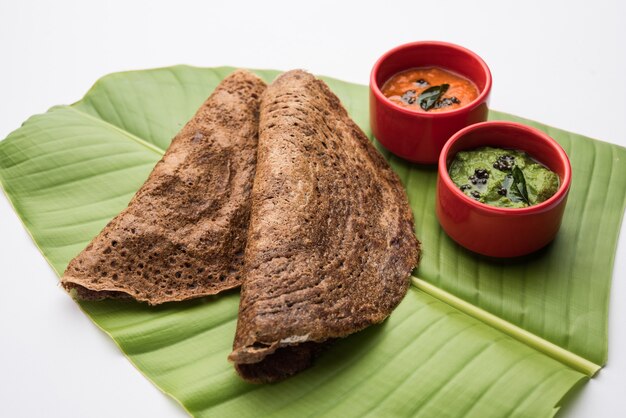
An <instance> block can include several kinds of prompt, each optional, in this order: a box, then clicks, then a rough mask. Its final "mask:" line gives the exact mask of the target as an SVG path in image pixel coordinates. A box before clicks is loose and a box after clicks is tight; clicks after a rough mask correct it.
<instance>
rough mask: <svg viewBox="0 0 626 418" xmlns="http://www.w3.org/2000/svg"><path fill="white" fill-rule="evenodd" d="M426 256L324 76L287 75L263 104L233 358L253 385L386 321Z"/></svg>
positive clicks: (390, 177)
mask: <svg viewBox="0 0 626 418" xmlns="http://www.w3.org/2000/svg"><path fill="white" fill-rule="evenodd" d="M418 257H419V242H418V241H417V239H416V237H415V234H414V232H413V215H412V213H411V210H410V208H409V205H408V201H407V197H406V193H405V191H404V188H403V187H402V184H401V183H400V180H399V178H398V176H397V175H396V174H395V173H394V172H393V171H392V170H391V168H390V167H389V165H388V164H387V162H386V161H385V160H384V158H383V157H382V156H381V155H380V153H379V152H378V151H376V149H375V148H374V147H373V145H372V144H371V143H370V142H369V140H368V139H367V137H366V136H365V134H364V133H363V132H362V131H361V130H360V129H359V127H358V126H357V125H356V124H355V123H354V122H353V121H352V120H351V119H350V117H349V116H348V114H347V112H346V110H345V109H344V108H343V107H342V106H341V103H340V101H339V99H338V98H337V97H336V96H335V95H334V94H333V93H332V92H331V91H330V90H329V88H328V87H327V86H326V84H325V83H324V82H322V81H321V80H318V79H316V78H315V77H313V76H312V75H310V74H308V73H306V72H304V71H300V70H295V71H290V72H287V73H285V74H283V75H281V76H280V77H279V78H278V79H276V80H275V81H274V82H273V83H272V84H271V85H270V86H269V87H268V88H267V90H266V92H265V93H264V95H263V99H262V103H261V116H260V133H259V148H258V155H257V169H256V176H255V180H254V187H253V189H252V213H251V218H250V226H249V231H248V243H247V247H246V251H245V261H244V263H245V267H244V271H245V275H244V280H243V283H242V292H241V301H240V305H239V318H238V322H237V331H236V335H235V341H234V345H233V351H232V353H231V354H230V356H229V359H230V360H231V361H233V362H234V363H235V368H236V370H237V371H238V373H239V374H240V375H241V376H242V377H243V378H244V379H246V380H248V381H251V382H272V381H275V380H279V379H282V378H285V377H287V376H289V375H292V374H294V373H296V372H298V371H300V370H302V369H304V368H305V367H307V366H309V365H310V364H311V362H312V360H313V358H314V357H315V356H316V354H317V353H318V352H319V351H320V350H321V349H322V348H323V346H324V345H325V342H328V341H331V340H333V339H336V338H340V337H345V336H347V335H349V334H352V333H354V332H357V331H359V330H362V329H364V328H365V327H367V326H369V325H372V324H375V323H379V322H381V321H383V320H384V319H385V318H386V317H387V316H388V315H389V314H390V313H391V311H392V310H393V309H394V308H395V307H396V306H397V305H398V303H399V302H400V301H401V299H402V298H403V297H404V295H405V294H406V292H407V289H408V286H409V275H410V272H411V271H412V269H413V268H414V267H415V266H416V264H417V262H418Z"/></svg>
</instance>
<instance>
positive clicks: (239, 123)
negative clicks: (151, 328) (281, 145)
mask: <svg viewBox="0 0 626 418" xmlns="http://www.w3.org/2000/svg"><path fill="white" fill-rule="evenodd" d="M265 87H266V86H265V83H264V82H263V81H262V80H261V79H259V78H258V77H256V76H255V75H253V74H251V73H249V72H247V71H242V70H238V71H236V72H234V73H233V74H231V75H230V76H228V77H227V78H226V79H224V81H222V83H220V85H219V86H217V88H216V89H215V91H214V92H213V94H211V96H210V97H209V98H208V99H207V100H206V102H204V104H203V105H202V106H201V107H200V109H198V111H197V113H196V114H195V116H194V117H193V118H192V119H191V120H190V121H189V122H188V123H187V124H186V125H185V126H184V127H183V129H182V130H181V131H180V132H179V133H178V135H176V137H175V138H174V139H173V140H172V143H171V145H170V147H169V148H168V149H167V152H166V153H165V155H164V156H163V158H162V159H161V160H160V161H159V162H158V163H157V165H156V166H155V168H154V170H153V171H152V173H151V174H150V176H149V177H148V180H146V182H145V183H144V185H143V186H142V187H141V188H140V189H139V191H138V192H137V193H136V194H135V196H134V197H133V199H132V200H131V201H130V203H129V205H128V207H127V208H126V209H125V210H124V211H122V213H120V214H119V215H118V216H116V217H115V218H114V219H113V220H112V221H111V222H109V224H108V225H107V226H106V227H105V228H104V229H103V230H102V232H100V234H99V235H98V236H97V237H95V238H94V239H93V241H92V242H91V243H90V244H89V245H88V246H87V248H85V250H84V251H83V252H81V253H80V254H79V255H78V256H77V257H76V258H74V259H73V260H72V261H71V262H70V263H69V265H68V267H67V269H66V271H65V274H64V276H63V277H62V278H61V283H62V285H63V287H65V289H67V290H72V289H75V290H76V292H77V295H78V297H79V298H83V299H102V298H107V297H132V298H135V299H137V300H139V301H144V302H148V303H149V304H151V305H157V304H160V303H163V302H170V301H180V300H185V299H191V298H197V297H200V296H205V295H213V294H216V293H218V292H221V291H223V290H226V289H231V288H234V287H237V286H239V285H240V283H241V274H242V273H241V269H242V263H243V252H244V248H245V244H246V235H247V230H248V221H249V218H250V191H251V189H252V184H253V179H254V171H255V166H256V152H257V144H258V124H259V104H260V98H261V95H262V93H263V91H264V90H265Z"/></svg>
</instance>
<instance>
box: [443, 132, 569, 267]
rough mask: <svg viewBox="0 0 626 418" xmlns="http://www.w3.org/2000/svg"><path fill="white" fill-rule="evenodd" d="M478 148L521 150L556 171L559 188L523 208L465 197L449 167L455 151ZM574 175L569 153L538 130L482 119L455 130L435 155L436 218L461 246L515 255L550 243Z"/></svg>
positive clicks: (502, 255) (479, 250) (487, 253)
mask: <svg viewBox="0 0 626 418" xmlns="http://www.w3.org/2000/svg"><path fill="white" fill-rule="evenodd" d="M482 146H492V147H497V148H509V149H516V150H521V151H525V152H526V153H528V154H529V155H530V156H531V157H533V158H535V159H536V160H537V161H539V162H540V163H542V164H543V165H545V166H546V167H548V168H549V169H550V170H552V171H554V172H555V173H557V174H558V176H559V178H560V186H559V189H558V190H557V192H556V193H555V194H554V195H553V196H552V197H551V198H549V199H548V200H546V201H544V202H541V203H540V204H538V205H535V206H529V207H527V208H519V209H515V208H499V207H495V206H489V205H486V204H484V203H480V202H478V201H476V200H473V199H471V198H469V197H468V196H466V195H465V194H464V193H463V192H461V190H459V188H458V187H457V186H456V185H455V184H454V183H453V182H452V179H451V178H450V175H449V174H448V167H449V165H450V163H451V162H452V160H453V159H454V156H455V154H456V153H457V152H459V151H462V150H467V149H473V148H477V147H482ZM571 178H572V170H571V167H570V162H569V159H568V158H567V154H565V151H563V148H561V146H560V145H559V144H557V142H556V141H555V140H554V139H552V138H550V137H549V136H548V135H546V134H545V133H543V132H541V131H538V130H537V129H534V128H531V127H529V126H525V125H522V124H519V123H513V122H484V123H479V124H476V125H472V126H468V127H467V128H465V129H462V130H461V131H459V132H457V133H456V134H455V135H454V136H453V137H452V138H450V140H449V141H448V142H447V143H446V145H445V146H444V147H443V150H442V151H441V156H440V157H439V176H438V178H437V218H439V223H440V224H441V226H442V227H443V229H444V231H446V233H447V234H448V235H449V236H450V237H451V238H452V239H453V240H455V241H456V242H458V243H459V244H461V245H462V246H463V247H465V248H467V249H469V250H472V251H474V252H477V253H479V254H483V255H487V256H491V257H517V256H521V255H525V254H529V253H531V252H533V251H536V250H538V249H540V248H542V247H544V246H545V245H546V244H548V243H549V242H550V241H552V239H553V238H554V236H555V235H556V233H557V231H558V230H559V227H560V225H561V219H562V218H563V211H564V210H565V204H566V202H567V194H568V192H569V188H570V183H571Z"/></svg>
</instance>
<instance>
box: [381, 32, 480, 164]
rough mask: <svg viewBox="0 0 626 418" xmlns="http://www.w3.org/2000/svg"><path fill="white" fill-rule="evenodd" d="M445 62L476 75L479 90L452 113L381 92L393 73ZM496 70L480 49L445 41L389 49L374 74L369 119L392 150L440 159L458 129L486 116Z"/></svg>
mask: <svg viewBox="0 0 626 418" xmlns="http://www.w3.org/2000/svg"><path fill="white" fill-rule="evenodd" d="M433 66H434V67H441V68H444V69H447V70H450V71H453V72H455V73H457V74H461V75H462V76H464V77H466V78H468V79H470V80H472V81H473V82H474V84H476V86H477V87H478V90H479V92H480V93H479V95H478V97H477V98H476V100H474V101H473V102H471V103H470V104H468V105H467V106H463V107H461V108H458V109H454V110H451V111H448V112H437V113H425V112H424V113H422V112H416V111H412V110H409V109H406V108H404V107H401V106H398V105H396V104H395V103H393V102H391V101H390V100H389V99H387V98H386V97H385V96H384V95H383V93H382V92H381V90H380V89H381V87H382V86H383V84H384V83H385V82H386V81H387V80H389V78H391V76H393V75H394V74H397V73H398V72H400V71H403V70H407V69H410V68H415V67H433ZM490 91H491V72H490V71H489V68H488V67H487V64H485V62H484V61H483V60H482V59H481V58H480V57H479V56H478V55H476V54H475V53H473V52H471V51H469V50H467V49H465V48H463V47H460V46H458V45H454V44H449V43H446V42H435V41H425V42H413V43H409V44H405V45H401V46H399V47H396V48H394V49H392V50H391V51H389V52H387V53H386V54H385V55H383V56H382V57H380V59H379V60H378V61H377V62H376V64H374V68H372V73H371V76H370V124H371V127H372V131H373V132H374V136H375V137H376V139H378V141H379V142H380V143H381V144H382V145H383V146H384V147H385V148H387V149H388V150H389V151H391V152H392V153H394V154H395V155H397V156H399V157H401V158H404V159H407V160H409V161H412V162H416V163H422V164H436V163H437V159H438V158H439V153H440V152H441V149H442V148H443V145H444V144H445V143H446V141H447V140H448V138H450V137H451V136H452V135H453V134H454V133H455V132H457V131H458V130H459V129H462V128H464V127H466V126H468V125H471V124H473V123H478V122H484V121H485V120H487V112H488V109H487V100H488V98H489V92H490Z"/></svg>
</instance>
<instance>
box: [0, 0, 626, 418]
mask: <svg viewBox="0 0 626 418" xmlns="http://www.w3.org/2000/svg"><path fill="white" fill-rule="evenodd" d="M211 3H214V2H209V1H204V2H200V1H199V2H197V3H191V2H185V1H176V2H167V4H165V2H164V3H163V4H161V3H159V2H155V1H138V2H131V1H128V0H125V1H107V2H97V3H96V2H86V1H78V0H77V1H67V0H57V1H52V2H44V1H41V2H32V1H19V2H17V1H14V2H10V1H8V0H3V1H2V3H0V99H1V100H0V138H4V137H5V136H6V135H7V134H8V133H9V132H10V131H12V130H13V129H16V128H17V127H18V126H19V125H20V124H21V123H22V122H23V121H24V120H25V119H26V118H27V117H28V116H30V115H32V114H34V113H42V112H44V111H46V110H47V109H48V108H49V107H51V106H53V105H55V104H63V103H72V102H74V101H76V100H78V99H80V97H81V96H82V95H83V94H84V93H85V92H86V91H87V90H88V89H89V87H90V86H91V85H92V84H93V82H94V81H95V80H96V79H97V78H98V77H100V76H102V75H105V74H107V73H110V72H115V71H122V70H128V69H140V68H150V67H156V66H168V65H173V64H179V63H187V64H193V65H198V66H217V65H223V64H228V65H235V66H243V67H246V66H247V67H256V68H278V69H291V68H295V67H300V68H305V69H308V70H310V71H312V72H314V73H318V74H325V75H329V76H334V77H338V78H342V79H345V80H349V81H353V82H359V83H363V84H366V83H367V81H368V75H369V71H370V68H371V66H372V64H373V63H374V61H375V60H376V58H377V57H378V56H379V55H381V54H382V53H383V52H385V51H386V50H388V49H390V48H391V47H393V46H396V45H398V44H401V43H404V42H408V41H414V40H423V39H437V40H444V41H450V42H455V43H458V44H461V45H464V46H466V47H468V48H470V49H472V50H474V51H475V52H477V53H478V54H479V55H481V56H482V57H483V58H484V59H485V61H487V63H488V64H489V66H490V67H491V70H492V73H493V76H494V87H493V92H492V99H491V107H492V108H494V109H498V110H503V111H507V112H510V113H514V114H517V115H520V116H525V117H528V118H531V119H536V120H540V121H542V122H545V123H548V124H551V125H554V126H557V127H559V128H563V129H567V130H571V131H574V132H578V133H582V134H586V135H589V136H592V137H596V138H602V139H604V140H607V141H610V142H614V143H618V144H621V145H625V146H626V124H625V123H624V119H623V118H624V115H626V97H624V94H625V93H626V78H625V75H626V48H625V47H624V45H623V41H624V40H626V25H624V24H623V19H624V18H625V17H626V3H624V2H620V1H618V0H615V1H610V2H609V1H598V0H596V1H593V2H592V1H589V0H588V1H585V2H582V1H571V0H570V1H525V2H517V5H513V4H509V2H502V1H493V2H486V1H481V2H467V1H452V0H446V1H439V2H437V1H430V2H428V3H425V2H417V1H405V2H398V3H397V4H395V5H393V4H392V2H389V1H385V2H380V1H377V2H371V3H366V2H359V3H356V2H354V3H353V4H352V5H349V4H347V3H348V2H340V1H337V0H334V1H312V2H302V3H301V4H299V5H297V3H296V2H284V3H282V4H280V3H275V4H272V3H271V2H269V1H258V2H247V3H244V2H234V1H227V0H224V1H222V2H221V3H222V4H217V3H215V4H211ZM356 4H359V5H360V6H359V7H358V9H356V8H354V7H355V5H356ZM624 235H626V234H624V233H622V237H621V240H620V246H619V249H618V254H617V257H616V260H617V261H616V266H615V274H614V280H613V289H612V294H611V310H610V332H609V335H610V347H609V363H608V365H607V367H606V368H604V369H603V370H602V372H601V373H600V375H599V376H598V377H597V378H595V379H593V380H592V381H591V382H589V383H588V384H587V385H586V386H585V387H584V389H583V390H582V392H581V393H580V394H579V395H578V396H577V397H576V399H574V401H573V402H571V403H570V404H569V405H568V409H567V414H564V415H567V416H570V417H589V416H594V417H618V416H623V414H624V412H623V411H626V397H625V396H624V393H626V391H625V390H626V328H625V327H624V323H625V321H626V308H625V306H626V305H625V304H623V303H620V302H621V301H623V300H626V283H625V282H624V273H625V272H626V237H625V236H624ZM0 279H1V280H2V283H1V285H2V291H1V292H0V416H6V417H21V416H24V417H26V416H28V417H30V416H48V417H53V416H58V417H86V416H93V417H108V416H116V417H133V416H152V417H170V416H184V411H183V410H182V408H180V407H179V406H177V405H176V404H175V403H174V402H173V401H171V400H170V399H169V398H167V397H165V396H163V395H162V394H161V393H160V392H159V391H158V390H157V389H156V388H155V387H154V386H152V384H151V383H149V382H148V380H147V379H145V378H144V377H143V376H142V375H141V374H140V373H139V372H137V371H136V370H135V369H134V368H133V366H132V365H131V364H130V363H129V362H128V361H127V360H126V359H125V358H124V356H123V355H122V354H121V353H120V351H119V350H118V349H117V347H116V346H115V345H114V343H113V342H111V341H110V340H109V339H108V337H106V336H105V335H104V334H103V333H102V332H101V331H99V330H98V329H97V328H96V327H95V326H94V325H93V324H92V323H91V322H90V321H89V319H87V317H86V316H85V315H83V314H82V313H81V312H80V311H79V309H78V308H77V306H76V305H75V304H74V303H73V302H72V301H71V299H70V298H68V297H67V295H65V294H64V293H63V292H62V291H61V290H60V289H59V288H58V287H57V285H56V283H57V279H56V277H55V276H54V274H53V273H52V271H51V269H50V268H49V267H48V266H47V264H46V262H45V261H44V259H43V257H41V256H40V254H39V252H38V251H37V249H36V248H35V246H34V245H33V244H32V242H31V241H30V238H29V237H28V234H27V233H26V232H25V231H24V229H23V228H22V226H21V224H20V222H19V220H18V218H17V216H16V215H15V214H14V212H13V210H12V209H11V207H10V206H9V204H8V202H7V201H6V198H5V197H4V196H0Z"/></svg>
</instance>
